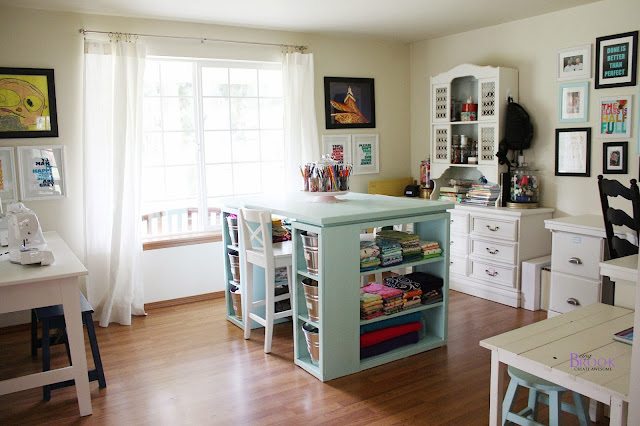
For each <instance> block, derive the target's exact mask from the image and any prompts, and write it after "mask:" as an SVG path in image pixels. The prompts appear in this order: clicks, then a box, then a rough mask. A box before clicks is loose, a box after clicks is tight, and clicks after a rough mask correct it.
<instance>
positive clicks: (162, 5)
mask: <svg viewBox="0 0 640 426" xmlns="http://www.w3.org/2000/svg"><path fill="white" fill-rule="evenodd" d="M596 1H599V0H225V1H220V0H0V6H2V5H10V6H17V7H26V8H34V9H46V10H59V11H67V12H71V11H73V12H82V13H91V14H99V15H115V16H129V17H137V18H155V19H168V20H173V21H176V20H178V21H186V22H197V23H208V24H221V25H232V26H242V27H252V28H264V29H274V30H287V31H301V32H308V33H320V34H335V35H339V36H345V35H353V36H358V37H367V38H377V39H386V40H395V41H401V42H407V43H410V42H415V41H420V40H426V39H430V38H435V37H440V36H445V35H450V34H455V33H460V32H465V31H469V30H473V29H478V28H483V27H488V26H492V25H497V24H500V23H504V22H510V21H516V20H519V19H524V18H528V17H531V16H536V15H542V14H545V13H550V12H554V11H558V10H563V9H568V8H571V7H576V6H581V5H584V4H588V3H594V2H596ZM541 30H544V29H541ZM532 37H535V34H532Z"/></svg>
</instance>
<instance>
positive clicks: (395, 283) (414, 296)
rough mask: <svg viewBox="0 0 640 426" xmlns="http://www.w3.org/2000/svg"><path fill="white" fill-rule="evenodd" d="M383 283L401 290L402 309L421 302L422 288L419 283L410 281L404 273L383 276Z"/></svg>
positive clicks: (418, 304)
mask: <svg viewBox="0 0 640 426" xmlns="http://www.w3.org/2000/svg"><path fill="white" fill-rule="evenodd" d="M384 285H385V286H387V287H391V288H395V289H396V290H400V291H402V299H403V302H404V304H403V307H404V309H411V308H413V307H416V306H420V305H421V304H422V300H421V296H422V289H421V288H420V285H419V284H418V283H416V282H414V281H411V280H410V279H408V278H407V277H406V276H405V275H396V276H393V277H388V278H385V279H384Z"/></svg>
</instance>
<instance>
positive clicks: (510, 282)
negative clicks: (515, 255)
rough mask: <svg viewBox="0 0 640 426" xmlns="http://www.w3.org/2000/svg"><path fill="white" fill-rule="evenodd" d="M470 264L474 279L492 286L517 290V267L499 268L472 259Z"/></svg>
mask: <svg viewBox="0 0 640 426" xmlns="http://www.w3.org/2000/svg"><path fill="white" fill-rule="evenodd" d="M469 263H470V266H471V276H472V277H474V278H477V279H479V280H483V281H489V282H490V283H491V284H496V285H501V286H505V287H509V288H517V283H516V267H515V266H497V265H495V264H491V263H489V262H483V261H481V260H477V259H471V261H470V262H469Z"/></svg>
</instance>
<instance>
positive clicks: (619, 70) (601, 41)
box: [595, 31, 638, 89]
mask: <svg viewBox="0 0 640 426" xmlns="http://www.w3.org/2000/svg"><path fill="white" fill-rule="evenodd" d="M637 62H638V31H631V32H628V33H621V34H614V35H608V36H604V37H598V38H596V83H595V88H596V89H606V88H610V87H623V86H635V85H636V69H637Z"/></svg>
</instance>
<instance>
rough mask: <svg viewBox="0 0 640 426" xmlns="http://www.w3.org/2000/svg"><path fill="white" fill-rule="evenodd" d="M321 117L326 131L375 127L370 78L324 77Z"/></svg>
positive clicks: (373, 100) (373, 101) (374, 108)
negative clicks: (322, 115)
mask: <svg viewBox="0 0 640 426" xmlns="http://www.w3.org/2000/svg"><path fill="white" fill-rule="evenodd" d="M324 115H325V122H326V127H327V129H354V128H355V129H358V128H375V127H376V106H375V96H374V89H373V79H372V78H347V77H325V78H324Z"/></svg>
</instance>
